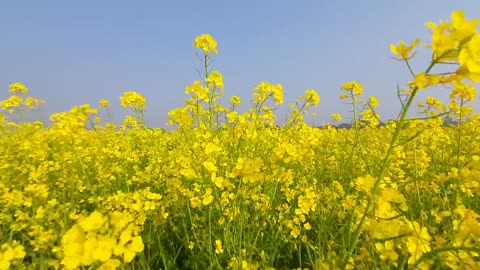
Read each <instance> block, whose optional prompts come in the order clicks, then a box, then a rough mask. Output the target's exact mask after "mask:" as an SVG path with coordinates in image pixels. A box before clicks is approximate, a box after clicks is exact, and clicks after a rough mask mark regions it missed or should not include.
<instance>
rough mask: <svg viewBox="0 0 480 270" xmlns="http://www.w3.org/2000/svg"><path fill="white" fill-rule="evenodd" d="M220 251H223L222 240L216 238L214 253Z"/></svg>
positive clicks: (219, 252) (220, 252)
mask: <svg viewBox="0 0 480 270" xmlns="http://www.w3.org/2000/svg"><path fill="white" fill-rule="evenodd" d="M222 253H223V246H222V240H220V239H217V240H215V254H222Z"/></svg>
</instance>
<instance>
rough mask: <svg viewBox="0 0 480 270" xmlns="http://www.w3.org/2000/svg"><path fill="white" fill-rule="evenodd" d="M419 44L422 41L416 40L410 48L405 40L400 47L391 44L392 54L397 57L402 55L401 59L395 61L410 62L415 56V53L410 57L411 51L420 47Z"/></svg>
mask: <svg viewBox="0 0 480 270" xmlns="http://www.w3.org/2000/svg"><path fill="white" fill-rule="evenodd" d="M419 42H420V40H419V39H416V40H415V41H413V42H412V44H410V46H407V45H406V44H405V42H404V41H403V40H401V41H400V43H399V45H398V46H397V45H395V44H390V50H391V51H392V53H393V54H396V55H400V56H401V57H402V58H401V59H398V58H394V59H396V60H408V59H410V58H412V57H413V56H414V55H415V53H413V54H412V55H410V51H412V50H413V49H415V47H416V46H417V45H418V43H419Z"/></svg>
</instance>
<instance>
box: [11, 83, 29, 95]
mask: <svg viewBox="0 0 480 270" xmlns="http://www.w3.org/2000/svg"><path fill="white" fill-rule="evenodd" d="M10 92H11V93H14V94H17V93H23V94H27V93H28V88H27V87H26V86H25V85H23V84H21V83H19V82H16V83H12V84H10Z"/></svg>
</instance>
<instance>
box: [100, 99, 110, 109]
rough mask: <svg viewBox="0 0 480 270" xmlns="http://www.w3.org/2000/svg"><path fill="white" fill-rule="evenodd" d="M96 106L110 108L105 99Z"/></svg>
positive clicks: (108, 102)
mask: <svg viewBox="0 0 480 270" xmlns="http://www.w3.org/2000/svg"><path fill="white" fill-rule="evenodd" d="M98 106H99V107H102V108H103V107H108V106H110V101H108V100H107V99H102V100H100V102H99V103H98Z"/></svg>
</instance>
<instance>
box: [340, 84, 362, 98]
mask: <svg viewBox="0 0 480 270" xmlns="http://www.w3.org/2000/svg"><path fill="white" fill-rule="evenodd" d="M341 89H342V90H346V91H351V92H352V93H353V94H354V95H357V96H359V95H361V94H362V93H363V86H362V85H361V84H359V83H358V82H356V81H353V82H346V83H344V84H343V85H342V86H341ZM347 97H348V96H347ZM340 99H344V98H342V96H340Z"/></svg>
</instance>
